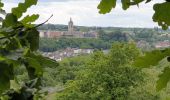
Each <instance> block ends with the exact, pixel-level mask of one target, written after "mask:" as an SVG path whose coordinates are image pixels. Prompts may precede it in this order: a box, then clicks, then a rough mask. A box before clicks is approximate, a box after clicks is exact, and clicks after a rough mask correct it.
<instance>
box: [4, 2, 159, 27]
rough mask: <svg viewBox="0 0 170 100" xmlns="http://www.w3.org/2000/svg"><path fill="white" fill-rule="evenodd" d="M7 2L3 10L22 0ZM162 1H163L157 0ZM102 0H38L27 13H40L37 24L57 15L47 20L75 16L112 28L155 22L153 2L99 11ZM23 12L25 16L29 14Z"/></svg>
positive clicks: (59, 20)
mask: <svg viewBox="0 0 170 100" xmlns="http://www.w3.org/2000/svg"><path fill="white" fill-rule="evenodd" d="M2 1H5V6H4V9H6V10H7V12H10V9H11V8H12V7H15V6H17V3H18V2H20V1H21V2H22V1H23V0H15V1H14V0H2ZM156 1H157V2H158V1H159V2H161V1H162V0H156ZM99 2H100V0H39V2H38V5H37V6H32V7H31V8H30V9H29V10H28V11H27V13H26V14H30V15H31V14H40V18H39V19H38V20H37V21H36V23H41V22H44V21H45V20H46V19H48V18H49V17H50V15H51V14H53V15H54V16H53V17H52V18H51V19H50V21H49V22H48V23H52V24H67V23H68V21H69V19H70V17H72V19H73V21H74V24H75V25H81V26H113V27H154V26H157V24H156V23H154V22H153V21H152V15H153V13H154V11H153V4H154V2H151V3H148V4H144V3H143V4H140V5H139V8H138V7H137V6H134V7H130V9H128V10H127V11H124V10H122V8H121V4H120V3H118V5H117V6H116V8H115V9H114V10H112V12H111V13H109V14H105V15H102V14H99V13H98V9H97V5H98V4H99ZM26 14H24V15H26Z"/></svg>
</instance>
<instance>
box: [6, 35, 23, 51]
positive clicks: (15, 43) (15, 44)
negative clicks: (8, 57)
mask: <svg viewBox="0 0 170 100" xmlns="http://www.w3.org/2000/svg"><path fill="white" fill-rule="evenodd" d="M21 47H22V46H21V44H20V41H19V39H17V38H12V39H10V42H9V44H7V45H6V49H8V50H16V49H20V48H21Z"/></svg>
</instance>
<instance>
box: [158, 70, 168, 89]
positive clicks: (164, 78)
mask: <svg viewBox="0 0 170 100" xmlns="http://www.w3.org/2000/svg"><path fill="white" fill-rule="evenodd" d="M169 81H170V68H169V67H166V68H164V71H163V73H162V74H160V75H159V80H158V81H157V85H156V89H157V91H160V90H162V89H163V88H165V87H166V86H167V83H168V82H169Z"/></svg>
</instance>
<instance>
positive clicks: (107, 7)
mask: <svg viewBox="0 0 170 100" xmlns="http://www.w3.org/2000/svg"><path fill="white" fill-rule="evenodd" d="M115 7H116V0H101V2H100V4H99V5H98V9H99V13H101V14H106V13H109V12H110V11H111V10H112V8H115Z"/></svg>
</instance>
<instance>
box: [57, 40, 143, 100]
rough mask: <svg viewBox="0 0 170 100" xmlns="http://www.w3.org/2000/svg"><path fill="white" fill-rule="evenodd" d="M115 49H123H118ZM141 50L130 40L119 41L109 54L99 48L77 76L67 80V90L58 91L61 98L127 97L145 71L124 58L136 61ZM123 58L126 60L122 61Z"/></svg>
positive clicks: (109, 98) (71, 99)
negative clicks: (129, 41)
mask: <svg viewBox="0 0 170 100" xmlns="http://www.w3.org/2000/svg"><path fill="white" fill-rule="evenodd" d="M115 49H117V51H120V52H119V53H118V52H114V50H115ZM134 51H135V52H134ZM138 54H139V51H138V50H137V49H136V48H134V45H133V44H126V43H124V44H123V43H115V44H114V45H113V46H112V49H111V51H110V53H109V54H108V55H104V54H103V53H102V52H101V51H97V52H95V53H94V54H93V56H92V59H91V60H90V61H89V62H88V64H87V65H86V67H85V68H84V69H83V70H80V71H79V72H78V74H77V76H76V78H75V80H73V81H69V82H68V83H66V88H65V90H64V91H63V92H61V93H57V97H56V98H57V100H58V99H59V100H80V99H81V100H99V99H100V100H113V99H116V100H123V99H126V98H127V97H128V95H129V91H130V87H135V86H136V85H137V83H138V82H140V80H142V76H141V75H142V74H141V72H140V71H139V70H137V69H136V68H133V67H130V66H131V64H129V63H127V62H124V61H132V60H134V59H135V58H136V56H137V55H138ZM123 57H125V58H123ZM122 58H123V61H120V59H122Z"/></svg>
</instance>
